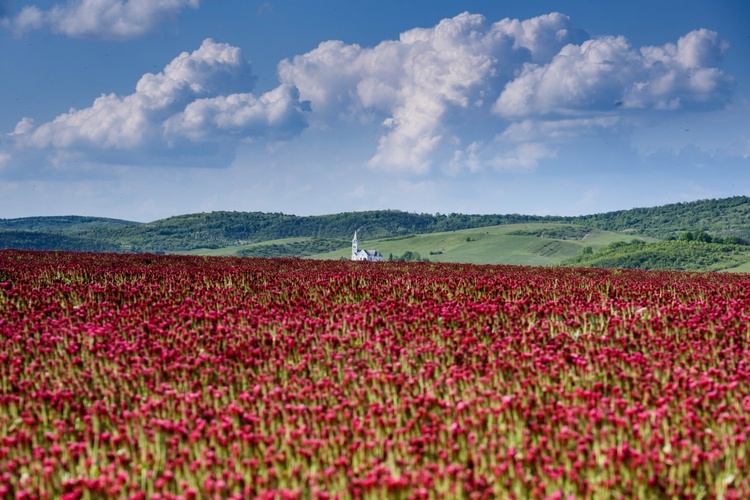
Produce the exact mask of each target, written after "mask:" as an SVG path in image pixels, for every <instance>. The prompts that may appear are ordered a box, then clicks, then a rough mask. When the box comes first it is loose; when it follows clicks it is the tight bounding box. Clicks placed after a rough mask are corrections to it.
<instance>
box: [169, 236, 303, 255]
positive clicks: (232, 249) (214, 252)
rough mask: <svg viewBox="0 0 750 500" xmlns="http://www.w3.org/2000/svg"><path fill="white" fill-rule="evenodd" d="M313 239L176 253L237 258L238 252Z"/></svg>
mask: <svg viewBox="0 0 750 500" xmlns="http://www.w3.org/2000/svg"><path fill="white" fill-rule="evenodd" d="M310 240H312V238H282V239H278V240H268V241H263V242H260V243H248V244H247V245H233V246H228V247H224V248H196V249H195V250H187V251H184V252H174V253H177V254H185V255H212V256H222V257H223V256H235V255H238V252H240V251H242V250H245V249H247V248H253V247H259V246H264V245H274V244H275V245H283V244H286V243H296V242H299V241H310Z"/></svg>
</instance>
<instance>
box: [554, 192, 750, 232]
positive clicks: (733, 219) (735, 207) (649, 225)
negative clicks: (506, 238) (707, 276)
mask: <svg viewBox="0 0 750 500" xmlns="http://www.w3.org/2000/svg"><path fill="white" fill-rule="evenodd" d="M568 220H571V221H572V222H577V223H579V224H584V225H587V226H590V227H595V228H598V229H604V230H607V231H615V232H631V233H632V234H635V235H643V236H651V237H653V238H659V239H666V238H669V237H671V236H674V237H677V236H679V235H680V234H681V233H683V232H685V231H706V232H707V233H709V234H711V235H712V236H729V235H735V236H739V237H740V238H742V239H745V240H750V198H749V197H747V196H735V197H732V198H723V199H717V200H702V201H693V202H689V203H674V204H671V205H663V206H660V207H652V208H634V209H632V210H619V211H616V212H607V213H603V214H594V215H586V216H582V217H575V218H572V219H568Z"/></svg>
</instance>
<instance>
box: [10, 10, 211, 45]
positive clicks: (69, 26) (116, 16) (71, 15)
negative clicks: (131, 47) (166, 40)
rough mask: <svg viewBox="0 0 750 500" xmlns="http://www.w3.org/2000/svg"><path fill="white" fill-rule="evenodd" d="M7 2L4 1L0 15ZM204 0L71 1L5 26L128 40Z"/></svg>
mask: <svg viewBox="0 0 750 500" xmlns="http://www.w3.org/2000/svg"><path fill="white" fill-rule="evenodd" d="M3 4H4V2H0V15H5V13H4V12H3V11H4V10H5V11H7V9H3ZM199 5H200V0H69V1H68V2H67V3H66V4H57V5H54V6H53V7H52V8H50V9H49V10H42V9H40V8H39V7H37V6H36V5H31V6H28V7H24V8H23V9H22V10H21V12H20V13H18V14H17V15H16V16H15V17H13V18H9V19H6V20H5V23H4V24H5V25H6V26H7V27H9V28H10V29H11V30H12V31H13V32H14V33H16V34H17V35H22V34H24V33H27V32H29V31H33V30H38V29H49V30H51V31H52V32H54V33H59V34H63V35H67V36H70V37H75V38H101V39H111V40H127V39H132V38H137V37H141V36H143V35H145V34H148V33H151V32H152V31H154V30H155V29H156V27H157V26H158V25H159V24H161V23H162V22H164V21H167V20H169V19H172V18H175V17H177V16H178V14H179V12H180V11H181V10H183V9H185V8H188V7H190V8H193V9H196V8H198V6H199Z"/></svg>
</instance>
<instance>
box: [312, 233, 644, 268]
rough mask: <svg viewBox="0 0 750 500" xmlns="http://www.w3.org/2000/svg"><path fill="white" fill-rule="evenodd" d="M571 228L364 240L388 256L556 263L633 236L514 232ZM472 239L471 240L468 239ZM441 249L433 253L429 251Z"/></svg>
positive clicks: (332, 255) (331, 255)
mask: <svg viewBox="0 0 750 500" xmlns="http://www.w3.org/2000/svg"><path fill="white" fill-rule="evenodd" d="M558 227H570V226H569V225H565V224H557V223H546V222H539V223H524V224H507V225H502V226H492V227H485V228H481V229H465V230H460V231H452V232H448V233H434V234H422V235H416V236H412V237H407V238H386V239H381V240H372V241H367V240H365V241H364V245H365V247H367V248H375V249H377V250H379V251H380V252H381V253H382V254H383V255H384V256H385V257H386V258H387V257H388V255H389V254H393V255H394V257H398V256H399V255H402V254H403V253H404V252H406V251H407V250H410V251H412V252H419V253H420V254H421V256H422V257H423V258H428V259H430V261H432V262H466V263H473V264H523V265H536V266H553V265H557V264H559V263H560V262H561V261H562V260H564V259H566V258H569V257H573V256H575V255H577V254H578V252H579V251H580V250H581V248H583V247H584V246H591V247H592V248H594V249H597V248H601V247H603V246H605V245H607V244H609V243H611V242H613V241H630V240H632V239H633V236H632V235H626V234H620V233H612V232H609V231H601V230H593V231H591V232H590V233H589V235H588V236H587V237H586V238H585V239H582V240H558V239H552V238H540V237H537V236H517V235H512V234H508V233H511V232H514V231H519V230H522V231H535V230H544V229H548V228H558ZM467 238H470V239H471V241H466V240H467ZM438 251H440V252H442V253H441V254H433V255H430V252H438ZM350 256H351V249H350V248H343V249H341V250H338V251H335V252H327V253H323V254H317V255H314V256H312V258H315V259H340V258H349V257H350Z"/></svg>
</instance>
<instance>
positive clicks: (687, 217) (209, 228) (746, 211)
mask: <svg viewBox="0 0 750 500" xmlns="http://www.w3.org/2000/svg"><path fill="white" fill-rule="evenodd" d="M522 223H523V224H528V223H547V224H550V223H557V224H570V225H571V226H576V228H575V229H573V228H572V227H571V231H572V232H571V233H570V234H574V235H580V234H584V233H585V232H586V231H587V230H592V229H598V230H603V231H611V232H617V233H622V234H623V235H630V236H632V237H633V238H635V237H649V238H655V239H659V240H665V239H669V238H676V237H678V236H679V235H680V234H681V233H683V232H685V231H705V232H707V233H709V234H711V235H713V236H721V237H725V236H736V237H738V238H741V239H743V240H746V241H747V240H750V197H747V196H735V197H731V198H723V199H709V200H699V201H692V202H681V203H673V204H668V205H662V206H657V207H650V208H633V209H629V210H618V211H613V212H604V213H598V214H591V215H583V216H554V215H547V216H540V215H521V214H504V215H501V214H488V215H481V214H458V213H451V214H441V213H436V214H426V213H412V212H403V211H399V210H373V211H363V212H342V213H338V214H329V215H310V216H298V215H291V214H284V213H279V212H230V211H218V212H209V213H192V214H185V215H177V216H173V217H168V218H165V219H159V220H156V221H152V222H146V223H143V222H133V221H127V220H122V219H111V218H104V217H86V216H50V217H27V218H16V219H0V248H18V249H44V250H74V251H114V252H151V253H174V252H186V251H197V250H200V249H205V250H212V249H213V250H215V249H222V248H227V247H232V246H242V245H245V246H247V245H254V244H260V243H263V242H271V241H275V240H282V239H287V238H300V239H310V240H315V242H314V243H312V244H310V245H308V246H309V247H310V249H318V251H320V249H326V248H333V247H335V245H338V244H341V241H343V240H346V239H349V238H351V235H352V234H353V232H354V230H355V229H359V231H360V237H361V238H364V239H366V240H378V239H385V238H398V237H404V236H410V235H419V234H431V233H443V232H453V231H460V230H468V229H478V228H488V227H493V226H508V225H513V224H522ZM525 231H526V233H523V234H532V235H533V234H534V231H533V230H530V229H526V230H525ZM529 231H531V232H529ZM508 234H512V233H508ZM520 234H521V233H519V235H520ZM561 234H562V233H560V232H559V230H558V231H557V233H549V231H547V234H545V232H544V231H542V232H540V234H538V235H537V236H540V237H547V238H553V239H554V238H557V239H563V240H564V239H566V237H565V236H564V235H561ZM576 237H577V236H576ZM302 247H305V245H304V244H301V243H299V242H297V243H295V244H294V245H293V246H292V247H289V246H288V245H287V246H284V245H276V251H282V252H285V254H288V252H290V248H302ZM269 251H270V253H271V256H272V255H273V251H274V250H273V249H270V250H269V249H265V250H258V252H259V253H260V254H263V255H266V256H268V252H269ZM311 251H312V250H311ZM263 252H266V253H265V254H264V253H263ZM246 254H248V255H252V254H253V253H252V252H249V253H247V252H246Z"/></svg>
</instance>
